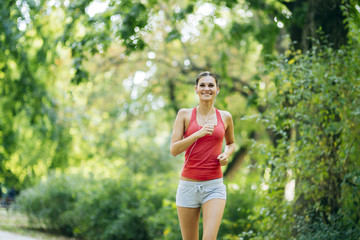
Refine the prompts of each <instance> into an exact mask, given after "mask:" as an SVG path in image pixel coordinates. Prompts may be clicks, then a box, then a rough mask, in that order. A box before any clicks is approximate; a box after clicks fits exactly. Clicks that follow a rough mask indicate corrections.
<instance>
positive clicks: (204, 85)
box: [195, 76, 219, 101]
mask: <svg viewBox="0 0 360 240" xmlns="http://www.w3.org/2000/svg"><path fill="white" fill-rule="evenodd" d="M195 90H196V91H197V95H198V96H199V99H200V100H207V101H209V100H213V99H215V97H216V94H217V91H218V90H219V88H218V87H217V85H216V80H215V78H213V77H212V76H204V77H201V78H200V79H199V81H198V84H197V85H196V86H195Z"/></svg>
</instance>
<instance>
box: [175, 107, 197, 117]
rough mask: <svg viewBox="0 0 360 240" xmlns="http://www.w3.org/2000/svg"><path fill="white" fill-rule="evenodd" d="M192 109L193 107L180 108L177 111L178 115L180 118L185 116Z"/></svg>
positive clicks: (188, 114) (189, 113)
mask: <svg viewBox="0 0 360 240" xmlns="http://www.w3.org/2000/svg"><path fill="white" fill-rule="evenodd" d="M192 111H193V108H182V109H180V110H179V111H178V116H179V117H182V118H187V117H188V116H191V113H192Z"/></svg>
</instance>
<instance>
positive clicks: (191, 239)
mask: <svg viewBox="0 0 360 240" xmlns="http://www.w3.org/2000/svg"><path fill="white" fill-rule="evenodd" d="M200 209H201V208H187V207H179V206H178V207H177V212H178V216H179V222H180V228H181V235H182V238H183V240H195V239H196V240H198V239H199V219H200Z"/></svg>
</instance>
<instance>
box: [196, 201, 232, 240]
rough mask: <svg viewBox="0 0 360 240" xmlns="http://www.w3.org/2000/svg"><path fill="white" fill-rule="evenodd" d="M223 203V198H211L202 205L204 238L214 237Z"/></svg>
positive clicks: (217, 229) (223, 207) (218, 225)
mask: <svg viewBox="0 0 360 240" xmlns="http://www.w3.org/2000/svg"><path fill="white" fill-rule="evenodd" d="M225 204H226V201H225V200H224V199H211V200H209V201H207V202H205V203H204V204H203V205H202V207H203V209H202V214H203V239H204V240H205V239H206V240H208V239H216V237H217V234H218V231H219V227H220V223H221V219H222V216H223V213H224V209H225Z"/></svg>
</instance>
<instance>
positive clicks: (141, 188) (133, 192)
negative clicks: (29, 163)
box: [17, 170, 257, 240]
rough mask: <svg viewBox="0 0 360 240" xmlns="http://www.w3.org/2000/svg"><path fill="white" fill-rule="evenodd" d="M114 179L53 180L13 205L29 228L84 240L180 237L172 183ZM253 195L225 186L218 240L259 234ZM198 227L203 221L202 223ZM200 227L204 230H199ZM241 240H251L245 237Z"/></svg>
mask: <svg viewBox="0 0 360 240" xmlns="http://www.w3.org/2000/svg"><path fill="white" fill-rule="evenodd" d="M119 175H120V176H119V177H118V178H116V179H111V178H102V179H94V178H93V177H89V178H85V177H80V176H79V175H60V176H57V177H56V176H51V177H49V178H48V179H47V180H46V181H44V182H41V183H40V184H38V185H36V186H34V187H32V188H29V189H27V190H25V191H22V193H21V195H20V197H19V198H18V200H17V202H18V205H19V209H20V211H21V212H23V213H25V214H26V215H27V216H28V217H29V219H30V221H31V223H32V224H33V226H35V227H36V226H37V227H43V228H46V229H48V230H52V231H55V232H58V233H61V234H64V235H68V236H75V237H79V238H84V239H89V240H90V239H171V240H174V239H181V233H180V227H179V223H178V218H177V211H176V205H175V192H176V182H174V181H169V180H168V179H167V178H168V176H165V175H163V176H160V177H157V178H155V177H152V178H148V177H141V176H140V175H131V174H129V173H128V172H127V171H125V170H123V171H122V172H121V173H120V174H119ZM254 200H255V191H253V190H250V189H248V190H246V191H244V190H241V191H240V190H239V186H237V185H236V184H234V183H229V184H228V201H227V206H226V209H225V212H224V217H223V224H222V226H221V228H220V232H219V238H221V239H234V238H237V236H238V235H239V233H241V236H245V235H249V234H255V233H256V232H257V230H256V227H257V225H256V224H255V220H256V219H253V220H252V219H250V217H249V216H251V215H252V214H253V209H254V204H255V201H254ZM200 224H202V223H200ZM200 229H202V226H201V227H200ZM244 239H249V238H247V237H244Z"/></svg>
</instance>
